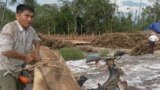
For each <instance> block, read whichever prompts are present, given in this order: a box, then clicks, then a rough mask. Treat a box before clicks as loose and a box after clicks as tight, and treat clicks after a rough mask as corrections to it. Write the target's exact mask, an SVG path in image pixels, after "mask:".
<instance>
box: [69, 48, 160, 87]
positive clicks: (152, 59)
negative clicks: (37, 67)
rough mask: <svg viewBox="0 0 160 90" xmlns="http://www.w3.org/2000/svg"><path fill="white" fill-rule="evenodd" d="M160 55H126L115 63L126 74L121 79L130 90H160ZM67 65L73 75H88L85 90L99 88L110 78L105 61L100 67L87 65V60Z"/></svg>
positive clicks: (92, 64)
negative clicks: (98, 85)
mask: <svg viewBox="0 0 160 90" xmlns="http://www.w3.org/2000/svg"><path fill="white" fill-rule="evenodd" d="M159 54H160V51H156V52H155V54H146V55H141V56H130V55H128V54H125V55H124V56H122V57H121V59H119V60H116V61H115V62H116V65H117V66H118V67H120V68H121V69H122V70H123V71H124V72H125V74H126V75H125V76H123V77H121V79H122V80H126V81H127V82H128V86H129V90H160V70H159V69H160V56H159ZM67 65H68V66H69V67H70V69H71V71H72V72H73V73H79V74H81V75H86V76H87V77H88V78H89V79H88V80H87V81H86V83H85V84H84V85H83V87H84V88H85V90H87V89H90V88H97V83H100V84H103V83H104V82H105V81H106V80H107V79H108V76H109V71H108V69H107V66H105V63H104V62H103V61H101V62H100V64H99V66H98V67H96V66H95V64H94V63H93V62H91V63H88V64H86V63H85V59H82V60H78V61H68V62H67ZM120 90H123V89H122V88H121V89H120Z"/></svg>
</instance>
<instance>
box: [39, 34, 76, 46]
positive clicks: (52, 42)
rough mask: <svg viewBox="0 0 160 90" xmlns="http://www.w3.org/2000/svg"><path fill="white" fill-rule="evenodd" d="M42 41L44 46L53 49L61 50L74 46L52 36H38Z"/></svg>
mask: <svg viewBox="0 0 160 90" xmlns="http://www.w3.org/2000/svg"><path fill="white" fill-rule="evenodd" d="M38 35H39V37H40V38H41V40H42V45H44V46H47V47H50V48H51V49H60V48H63V47H73V46H74V45H73V44H72V43H70V42H67V41H65V40H62V39H58V38H54V37H53V36H50V35H44V34H38Z"/></svg>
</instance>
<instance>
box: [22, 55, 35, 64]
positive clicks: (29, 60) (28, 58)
mask: <svg viewBox="0 0 160 90" xmlns="http://www.w3.org/2000/svg"><path fill="white" fill-rule="evenodd" d="M24 60H25V61H26V62H27V63H30V62H32V61H33V60H34V57H32V56H31V55H25V57H24Z"/></svg>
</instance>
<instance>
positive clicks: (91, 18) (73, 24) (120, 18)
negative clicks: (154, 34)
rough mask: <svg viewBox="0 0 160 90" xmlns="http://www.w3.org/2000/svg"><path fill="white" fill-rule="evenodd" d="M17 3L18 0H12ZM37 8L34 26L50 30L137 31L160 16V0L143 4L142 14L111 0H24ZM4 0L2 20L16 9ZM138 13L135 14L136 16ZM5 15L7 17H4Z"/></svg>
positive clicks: (73, 31) (70, 31) (0, 7)
mask: <svg viewBox="0 0 160 90" xmlns="http://www.w3.org/2000/svg"><path fill="white" fill-rule="evenodd" d="M10 1H12V2H11V4H14V3H15V2H17V1H18V0H10ZM23 1H24V3H25V4H28V5H30V6H32V7H34V9H35V13H36V15H35V19H34V22H33V26H34V28H36V29H37V30H38V31H39V32H43V33H46V34H79V35H80V34H103V33H106V32H134V31H135V30H143V29H144V28H146V27H147V26H148V25H149V24H150V23H151V22H153V21H158V20H160V17H158V16H160V4H159V1H158V0H154V4H153V6H147V7H146V8H143V10H142V13H141V16H137V12H136V14H135V15H133V13H131V12H128V13H123V12H118V11H117V10H118V6H117V5H116V4H115V3H112V2H111V0H71V1H70V0H60V1H59V2H60V3H61V4H60V5H57V4H45V5H39V4H38V3H37V2H36V0H23ZM3 4H4V3H2V2H0V12H5V15H3V16H5V17H2V15H0V18H1V21H4V22H1V24H3V25H4V24H5V23H7V22H8V21H10V20H13V19H14V14H15V13H13V12H11V11H9V10H8V9H4V8H6V7H2V6H3ZM133 16H134V17H133ZM2 18H3V19H2Z"/></svg>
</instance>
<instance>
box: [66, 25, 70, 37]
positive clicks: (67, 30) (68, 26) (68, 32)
mask: <svg viewBox="0 0 160 90" xmlns="http://www.w3.org/2000/svg"><path fill="white" fill-rule="evenodd" d="M67 27H68V30H67V31H68V36H69V33H70V32H69V22H68V23H67Z"/></svg>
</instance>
